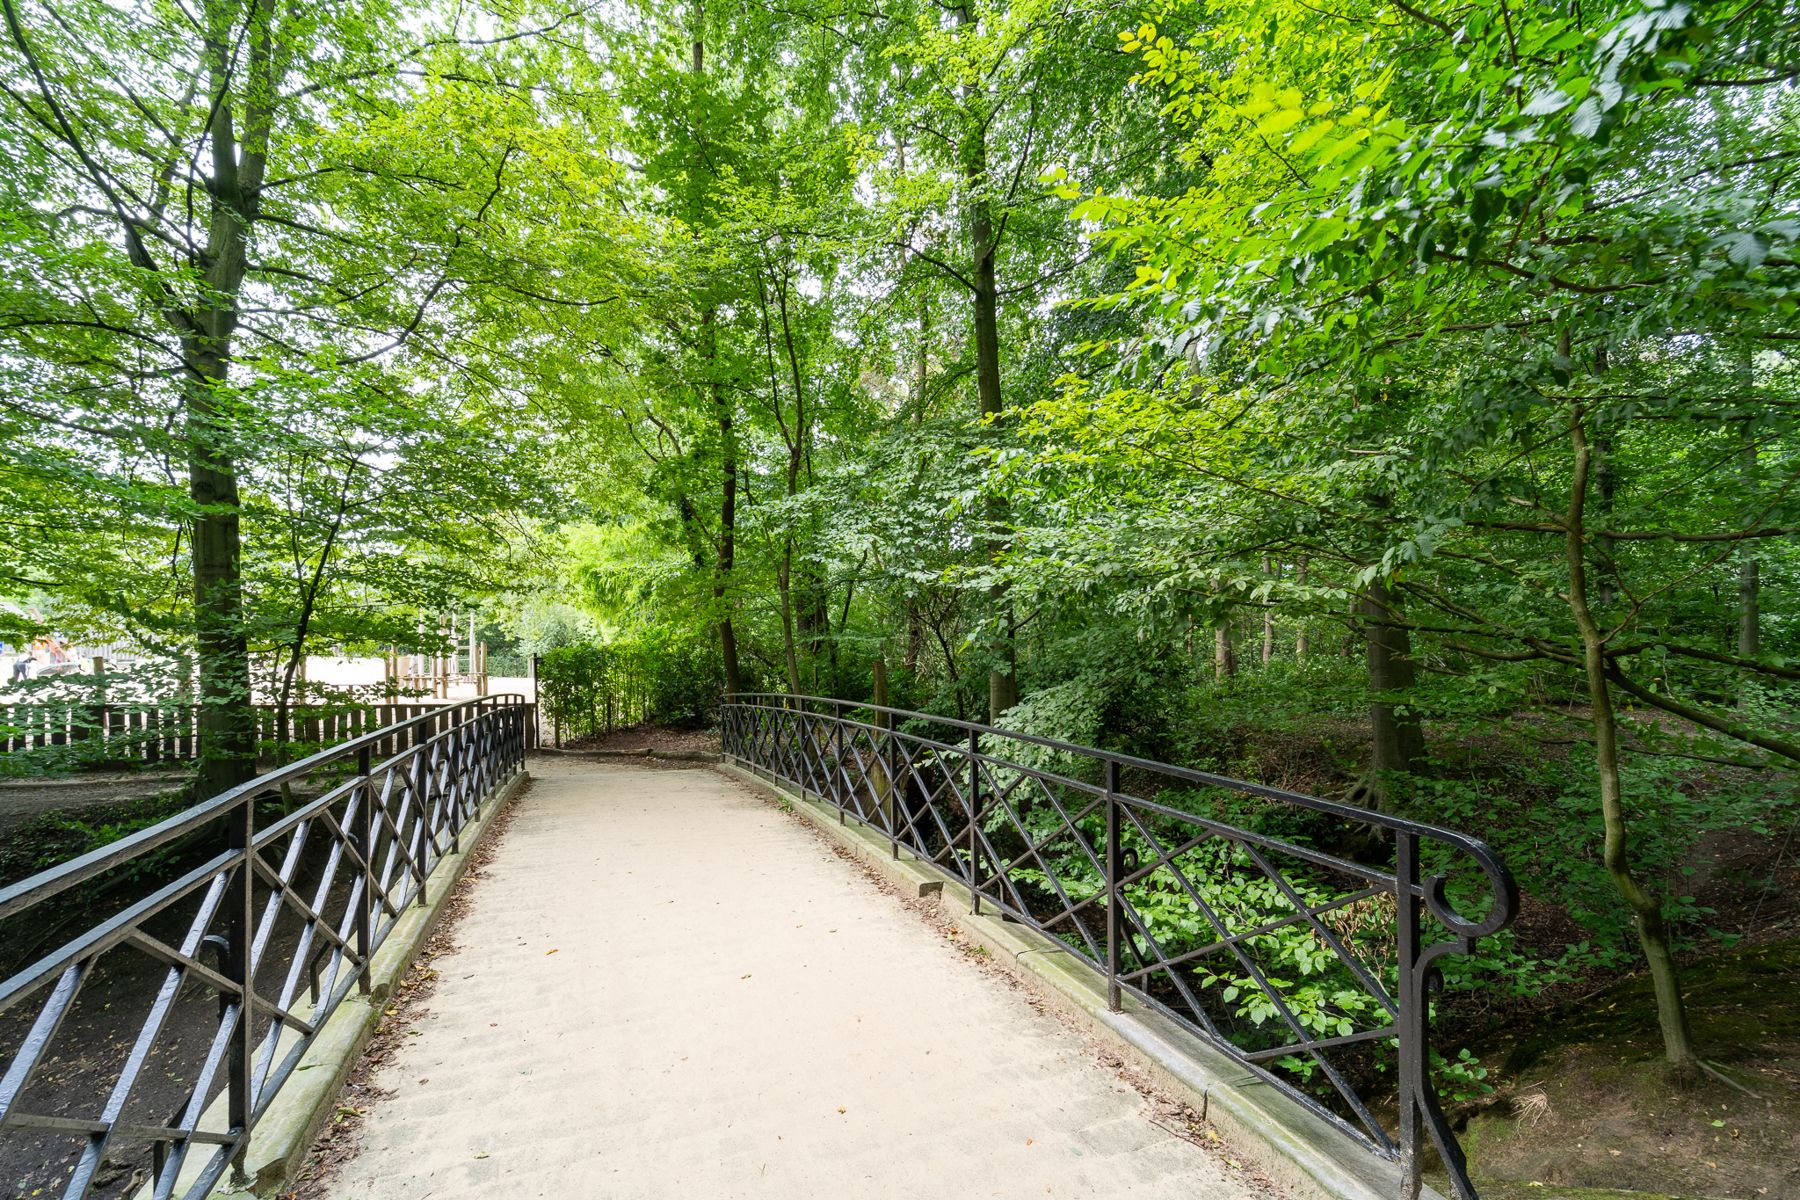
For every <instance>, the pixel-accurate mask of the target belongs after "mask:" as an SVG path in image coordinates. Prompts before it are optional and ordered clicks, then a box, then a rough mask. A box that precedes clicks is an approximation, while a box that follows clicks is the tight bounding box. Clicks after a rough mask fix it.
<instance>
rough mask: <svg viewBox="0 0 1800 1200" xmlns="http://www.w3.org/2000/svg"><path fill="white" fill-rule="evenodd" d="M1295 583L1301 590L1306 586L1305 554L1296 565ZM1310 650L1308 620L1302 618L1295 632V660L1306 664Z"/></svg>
mask: <svg viewBox="0 0 1800 1200" xmlns="http://www.w3.org/2000/svg"><path fill="white" fill-rule="evenodd" d="M1294 583H1295V585H1296V586H1298V587H1301V588H1304V587H1305V586H1306V555H1304V554H1302V555H1301V556H1300V561H1299V562H1298V563H1296V564H1295V565H1294ZM1309 649H1311V647H1310V645H1309V644H1308V641H1307V636H1306V618H1305V617H1304V616H1302V617H1301V618H1300V628H1299V629H1297V630H1295V631H1294V658H1295V660H1296V661H1298V662H1305V661H1306V652H1307V650H1309Z"/></svg>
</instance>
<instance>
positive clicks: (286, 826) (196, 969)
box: [0, 696, 532, 1200]
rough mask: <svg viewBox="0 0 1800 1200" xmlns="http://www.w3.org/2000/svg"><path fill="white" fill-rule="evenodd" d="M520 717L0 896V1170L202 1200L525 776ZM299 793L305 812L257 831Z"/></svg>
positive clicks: (440, 721)
mask: <svg viewBox="0 0 1800 1200" xmlns="http://www.w3.org/2000/svg"><path fill="white" fill-rule="evenodd" d="M529 714H530V706H529V705H528V704H527V703H526V702H525V700H524V698H523V697H519V696H492V697H486V698H483V699H480V700H475V701H471V702H468V703H464V704H455V705H448V706H444V707H441V708H437V709H434V710H433V711H431V712H428V713H424V714H422V715H419V716H415V717H413V718H411V719H409V720H404V721H401V722H398V723H396V724H394V725H390V726H388V727H386V728H384V729H380V730H375V731H373V732H370V733H366V734H364V735H362V736H360V737H356V738H353V739H352V740H350V741H347V742H344V743H343V744H341V745H338V746H334V747H332V748H330V749H327V750H324V751H321V752H320V753H318V754H314V755H312V756H311V757H309V758H305V759H302V760H300V761H299V762H296V763H294V764H292V765H291V766H287V767H283V768H281V769H280V770H277V771H272V772H270V773H268V774H265V775H262V776H259V777H258V778H256V779H254V780H252V781H250V782H249V783H246V784H243V785H242V786H239V787H237V788H233V789H232V790H230V791H228V792H225V793H223V794H221V795H219V796H217V797H215V798H213V799H211V800H208V801H206V802H204V803H202V804H199V805H196V806H195V807H193V808H190V809H188V810H187V811H185V812H183V813H180V814H178V815H176V816H173V817H171V818H169V819H168V820H166V821H163V822H161V823H160V824H158V825H155V826H153V827H151V828H148V829H145V830H143V831H141V832H138V833H135V834H132V835H131V836H129V837H125V838H123V839H120V840H119V841H116V842H113V843H111V844H109V845H106V846H103V847H101V848H99V849H97V850H94V851H93V852H91V853H89V854H86V855H83V856H81V857H80V858H77V859H74V860H73V861H70V862H67V863H64V864H63V865H61V866H58V867H55V868H53V869H51V870H47V871H44V872H42V873H40V874H38V875H34V876H32V877H30V878H28V879H25V880H23V881H21V882H19V883H16V884H13V885H11V886H9V887H6V888H4V889H0V956H5V957H9V958H10V957H13V956H19V957H21V958H25V959H27V961H13V962H6V963H4V964H3V965H0V975H5V974H8V973H10V978H6V979H5V980H4V982H0V1164H5V1165H6V1166H9V1167H11V1168H12V1174H13V1175H14V1176H15V1177H18V1176H20V1175H21V1174H23V1175H26V1176H30V1177H31V1180H32V1182H34V1183H35V1184H36V1185H37V1186H39V1187H41V1189H42V1194H44V1195H46V1196H49V1195H61V1196H63V1197H65V1198H79V1197H86V1196H90V1195H96V1194H105V1195H131V1194H135V1192H136V1190H137V1188H138V1187H140V1186H142V1187H148V1188H149V1189H150V1191H149V1193H148V1194H150V1195H153V1196H154V1197H156V1198H157V1200H164V1198H167V1197H173V1196H177V1195H179V1196H184V1197H199V1196H203V1195H205V1194H206V1192H207V1191H208V1190H209V1189H210V1188H211V1187H212V1186H213V1185H214V1184H215V1183H216V1182H217V1181H218V1180H219V1179H220V1177H221V1176H222V1174H223V1173H224V1171H225V1170H226V1168H227V1166H228V1165H230V1164H231V1163H233V1162H234V1161H236V1162H240V1163H241V1162H242V1156H243V1154H244V1153H245V1151H246V1150H247V1148H248V1139H249V1137H250V1135H251V1133H252V1131H253V1130H254V1129H255V1128H256V1125H257V1122H258V1121H259V1120H260V1119H261V1118H262V1116H263V1115H264V1114H265V1113H266V1112H267V1111H268V1108H269V1104H270V1102H271V1101H272V1100H273V1099H274V1097H275V1095H276V1093H277V1092H278V1091H279V1090H280V1089H281V1087H282V1085H283V1083H285V1082H286V1081H287V1079H288V1078H289V1076H290V1075H291V1074H292V1073H293V1071H294V1070H295V1068H296V1067H298V1065H299V1064H300V1061H301V1058H302V1056H303V1055H304V1054H305V1053H306V1051H307V1049H308V1047H310V1046H311V1045H312V1043H313V1040H314V1038H315V1037H316V1036H317V1035H318V1032H319V1030H320V1028H321V1027H322V1026H323V1025H324V1023H325V1021H326V1020H327V1018H329V1017H330V1016H331V1014H332V1012H333V1011H334V1010H335V1009H336V1008H337V1006H338V1005H339V1004H340V1003H342V1002H343V1000H344V999H345V997H347V996H348V995H349V994H350V992H351V990H352V989H355V988H360V989H362V990H363V991H367V990H369V967H370V960H371V958H372V956H373V955H374V954H375V952H376V951H377V950H379V949H380V948H381V946H382V944H383V942H384V941H385V940H386V939H387V938H388V936H389V935H390V934H391V933H392V932H393V930H394V928H395V926H396V924H397V923H398V921H399V920H400V918H401V916H402V914H404V913H405V912H406V910H407V909H408V907H409V906H410V905H412V904H413V903H415V902H416V901H419V900H421V898H422V897H423V895H424V889H425V883H426V880H427V879H428V878H429V877H430V875H431V873H432V870H433V868H435V867H436V865H437V864H438V862H439V860H440V859H441V858H442V857H443V856H444V855H445V854H448V853H455V852H457V851H459V850H460V849H461V840H462V837H463V834H464V831H465V829H466V828H467V827H468V826H469V824H470V823H471V822H472V821H474V820H475V819H476V818H477V817H478V816H479V815H480V814H481V812H482V811H483V806H484V805H486V804H487V803H488V801H490V800H491V799H492V798H493V797H494V796H496V795H497V794H498V792H499V791H500V789H501V788H502V787H503V786H504V785H505V784H506V783H508V782H509V781H510V780H511V779H512V778H513V777H514V776H516V775H517V774H518V772H519V771H520V770H521V769H522V768H523V765H524V759H525V751H526V749H527V748H528V746H529V745H530V744H531V737H532V729H531V723H530V717H529ZM388 747H395V748H397V752H396V753H394V754H393V756H392V757H390V758H387V759H385V760H384V761H376V757H375V756H376V754H377V753H378V752H380V751H381V750H382V749H384V748H388ZM301 783H304V784H306V786H307V788H308V789H313V788H320V789H322V793H321V794H319V795H318V796H317V797H316V798H315V799H312V800H308V801H306V802H304V803H300V804H298V806H296V807H293V808H292V810H291V811H283V812H280V814H279V815H278V816H273V817H272V819H270V820H269V821H268V823H267V824H266V825H264V824H261V823H259V817H263V816H267V815H270V814H269V812H268V811H267V810H273V809H277V808H278V806H280V805H282V804H284V803H291V802H292V801H291V796H292V790H291V789H292V785H296V784H301ZM259 810H264V811H260V812H259ZM120 885H123V886H120ZM121 893H122V894H121ZM115 896H118V900H114V899H113V897H115ZM115 904H118V905H120V906H118V907H116V910H115V909H114V907H113V906H114V905H115ZM97 911H100V912H104V911H110V915H108V916H106V917H105V918H104V919H102V920H99V921H98V922H97V923H94V924H91V925H90V926H88V927H87V928H85V930H83V931H82V932H79V933H77V934H75V935H74V936H73V937H71V938H69V939H68V940H66V941H62V942H61V944H60V945H58V946H57V947H56V948H55V949H51V950H48V951H47V952H43V953H37V952H35V951H32V950H30V949H25V947H28V946H29V944H30V939H31V938H38V939H39V940H41V939H42V936H43V932H44V930H45V929H46V927H48V928H50V929H54V928H55V926H56V923H57V921H58V920H64V921H66V920H67V919H68V918H69V917H70V915H71V914H72V915H73V916H74V918H75V919H77V920H79V921H80V922H81V923H83V924H86V923H87V922H88V921H91V920H92V918H93V916H94V914H95V913H96V912H97ZM59 940H60V935H59ZM134 1166H135V1168H136V1170H135V1174H130V1175H129V1179H130V1182H129V1183H128V1184H127V1187H128V1189H129V1190H128V1191H126V1192H120V1191H119V1190H118V1183H117V1181H118V1178H119V1177H120V1176H121V1175H122V1174H127V1173H129V1169H130V1168H133V1167H134ZM33 1171H36V1172H37V1175H35V1176H33V1175H32V1172H33ZM0 1174H3V1172H0ZM40 1177H41V1178H40ZM24 1184H25V1180H21V1181H20V1188H21V1190H20V1194H21V1195H23V1194H32V1195H36V1194H38V1192H37V1191H34V1190H32V1189H31V1188H30V1187H26V1186H24Z"/></svg>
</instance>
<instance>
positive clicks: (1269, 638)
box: [1262, 554, 1275, 667]
mask: <svg viewBox="0 0 1800 1200" xmlns="http://www.w3.org/2000/svg"><path fill="white" fill-rule="evenodd" d="M1262 568H1263V574H1264V575H1270V576H1273V575H1274V574H1275V564H1274V563H1273V562H1271V561H1270V559H1269V556H1268V555H1266V554H1265V555H1263V561H1262ZM1274 657H1275V606H1274V605H1273V604H1271V603H1268V602H1266V601H1265V602H1264V605H1263V613H1262V665H1263V666H1265V667H1266V666H1268V665H1269V660H1270V659H1271V658H1274Z"/></svg>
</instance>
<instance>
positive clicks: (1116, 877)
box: [1106, 759, 1125, 1012]
mask: <svg viewBox="0 0 1800 1200" xmlns="http://www.w3.org/2000/svg"><path fill="white" fill-rule="evenodd" d="M1124 858H1125V856H1124V854H1123V853H1121V851H1120V848H1119V764H1118V763H1117V762H1114V761H1112V760H1111V759H1109V760H1107V763H1106V1006H1107V1007H1108V1008H1110V1009H1111V1010H1112V1011H1113V1012H1118V1011H1120V1010H1121V1009H1123V1008H1124V1007H1125V1005H1124V997H1123V996H1122V995H1121V994H1120V991H1119V967H1120V964H1121V961H1122V959H1123V958H1124V955H1123V954H1122V953H1121V951H1122V949H1123V944H1122V942H1121V940H1120V937H1121V935H1122V934H1123V933H1124V925H1125V921H1124V911H1123V908H1124V904H1123V899H1122V895H1121V893H1122V892H1123V890H1124V885H1123V884H1122V883H1120V882H1119V881H1120V880H1121V879H1122V878H1123V877H1124V874H1125V871H1124Z"/></svg>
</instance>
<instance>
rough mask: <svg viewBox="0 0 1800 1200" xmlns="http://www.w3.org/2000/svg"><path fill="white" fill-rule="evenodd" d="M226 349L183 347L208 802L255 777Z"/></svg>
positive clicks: (202, 785)
mask: <svg viewBox="0 0 1800 1200" xmlns="http://www.w3.org/2000/svg"><path fill="white" fill-rule="evenodd" d="M201 319H206V318H201ZM223 320H224V314H214V315H213V317H212V323H213V324H214V325H215V327H216V326H217V325H218V324H219V323H221V322H222V321H223ZM228 347H229V339H228V338H210V339H199V338H195V339H192V340H190V341H189V342H188V344H187V346H186V348H185V349H186V357H187V360H188V365H189V370H190V372H191V377H190V379H189V381H188V386H187V405H186V408H187V414H186V415H187V419H186V432H187V441H188V495H189V498H190V499H191V500H192V501H193V504H194V519H193V534H192V539H193V542H192V546H191V548H190V557H191V560H192V565H193V578H194V634H195V643H196V647H197V650H198V654H197V658H198V660H199V668H200V669H199V685H200V709H199V713H198V716H197V717H196V719H195V728H196V732H197V733H198V734H199V741H200V765H199V769H198V771H197V772H196V774H195V777H194V785H193V786H194V794H195V795H196V796H198V797H203V798H204V797H209V796H214V795H217V794H218V793H220V792H222V791H225V790H226V789H228V788H232V787H235V786H237V785H238V784H240V783H243V782H244V781H245V780H247V779H250V778H252V777H254V776H255V774H256V711H255V709H254V707H253V706H252V703H251V695H250V648H249V639H248V637H247V635H246V632H245V625H244V585H243V575H242V539H241V536H240V532H239V527H238V519H239V518H238V514H239V497H238V480H237V465H236V461H235V459H234V458H233V456H232V453H231V450H230V433H229V431H228V430H227V429H226V428H225V425H224V422H223V421H221V420H220V418H219V412H218V408H217V405H216V403H215V394H214V390H213V389H214V388H216V387H218V386H219V385H221V384H223V383H224V381H225V375H226V363H227V362H228V358H227V354H228Z"/></svg>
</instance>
